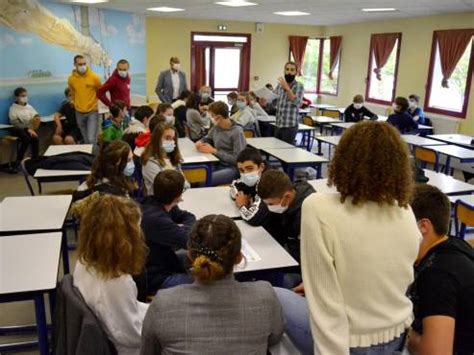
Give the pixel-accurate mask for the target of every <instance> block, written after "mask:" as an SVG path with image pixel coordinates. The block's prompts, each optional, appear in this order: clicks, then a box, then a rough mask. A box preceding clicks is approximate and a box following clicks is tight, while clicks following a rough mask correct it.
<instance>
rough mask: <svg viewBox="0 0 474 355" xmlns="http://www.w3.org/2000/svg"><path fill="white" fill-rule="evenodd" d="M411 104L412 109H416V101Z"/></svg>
mask: <svg viewBox="0 0 474 355" xmlns="http://www.w3.org/2000/svg"><path fill="white" fill-rule="evenodd" d="M409 102H410V107H411V108H415V107H416V105H417V104H416V101H409Z"/></svg>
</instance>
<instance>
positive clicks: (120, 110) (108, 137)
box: [101, 101, 127, 144]
mask: <svg viewBox="0 0 474 355" xmlns="http://www.w3.org/2000/svg"><path fill="white" fill-rule="evenodd" d="M126 109H127V106H126V105H125V103H124V102H123V101H116V102H115V103H114V104H113V105H112V106H110V109H109V110H110V114H111V115H112V117H111V118H109V119H106V120H104V122H102V134H101V143H105V144H108V143H110V142H112V141H114V140H116V139H122V136H123V120H124V117H125V110H126Z"/></svg>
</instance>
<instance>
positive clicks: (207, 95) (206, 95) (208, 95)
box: [201, 92, 211, 99]
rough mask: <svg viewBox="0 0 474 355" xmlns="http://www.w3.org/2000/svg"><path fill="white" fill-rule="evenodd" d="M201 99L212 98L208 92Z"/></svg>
mask: <svg viewBox="0 0 474 355" xmlns="http://www.w3.org/2000/svg"><path fill="white" fill-rule="evenodd" d="M201 97H202V98H203V99H208V98H210V97H211V94H209V93H208V92H203V93H202V94H201Z"/></svg>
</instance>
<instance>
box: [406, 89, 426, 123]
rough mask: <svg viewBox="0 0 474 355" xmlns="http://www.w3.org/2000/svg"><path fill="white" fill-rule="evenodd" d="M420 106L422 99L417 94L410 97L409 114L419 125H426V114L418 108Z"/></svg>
mask: <svg viewBox="0 0 474 355" xmlns="http://www.w3.org/2000/svg"><path fill="white" fill-rule="evenodd" d="M419 104H420V97H419V96H418V95H415V94H411V95H410V96H408V111H407V112H408V114H409V115H411V117H413V121H415V122H417V123H418V124H426V117H425V112H424V111H423V109H422V108H421V107H420V106H418V105H419Z"/></svg>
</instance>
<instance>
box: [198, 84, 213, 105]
mask: <svg viewBox="0 0 474 355" xmlns="http://www.w3.org/2000/svg"><path fill="white" fill-rule="evenodd" d="M211 95H212V89H211V87H210V86H207V85H203V86H201V89H200V90H199V106H209V105H210V104H212V103H213V102H214V99H213V98H212V97H211Z"/></svg>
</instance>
